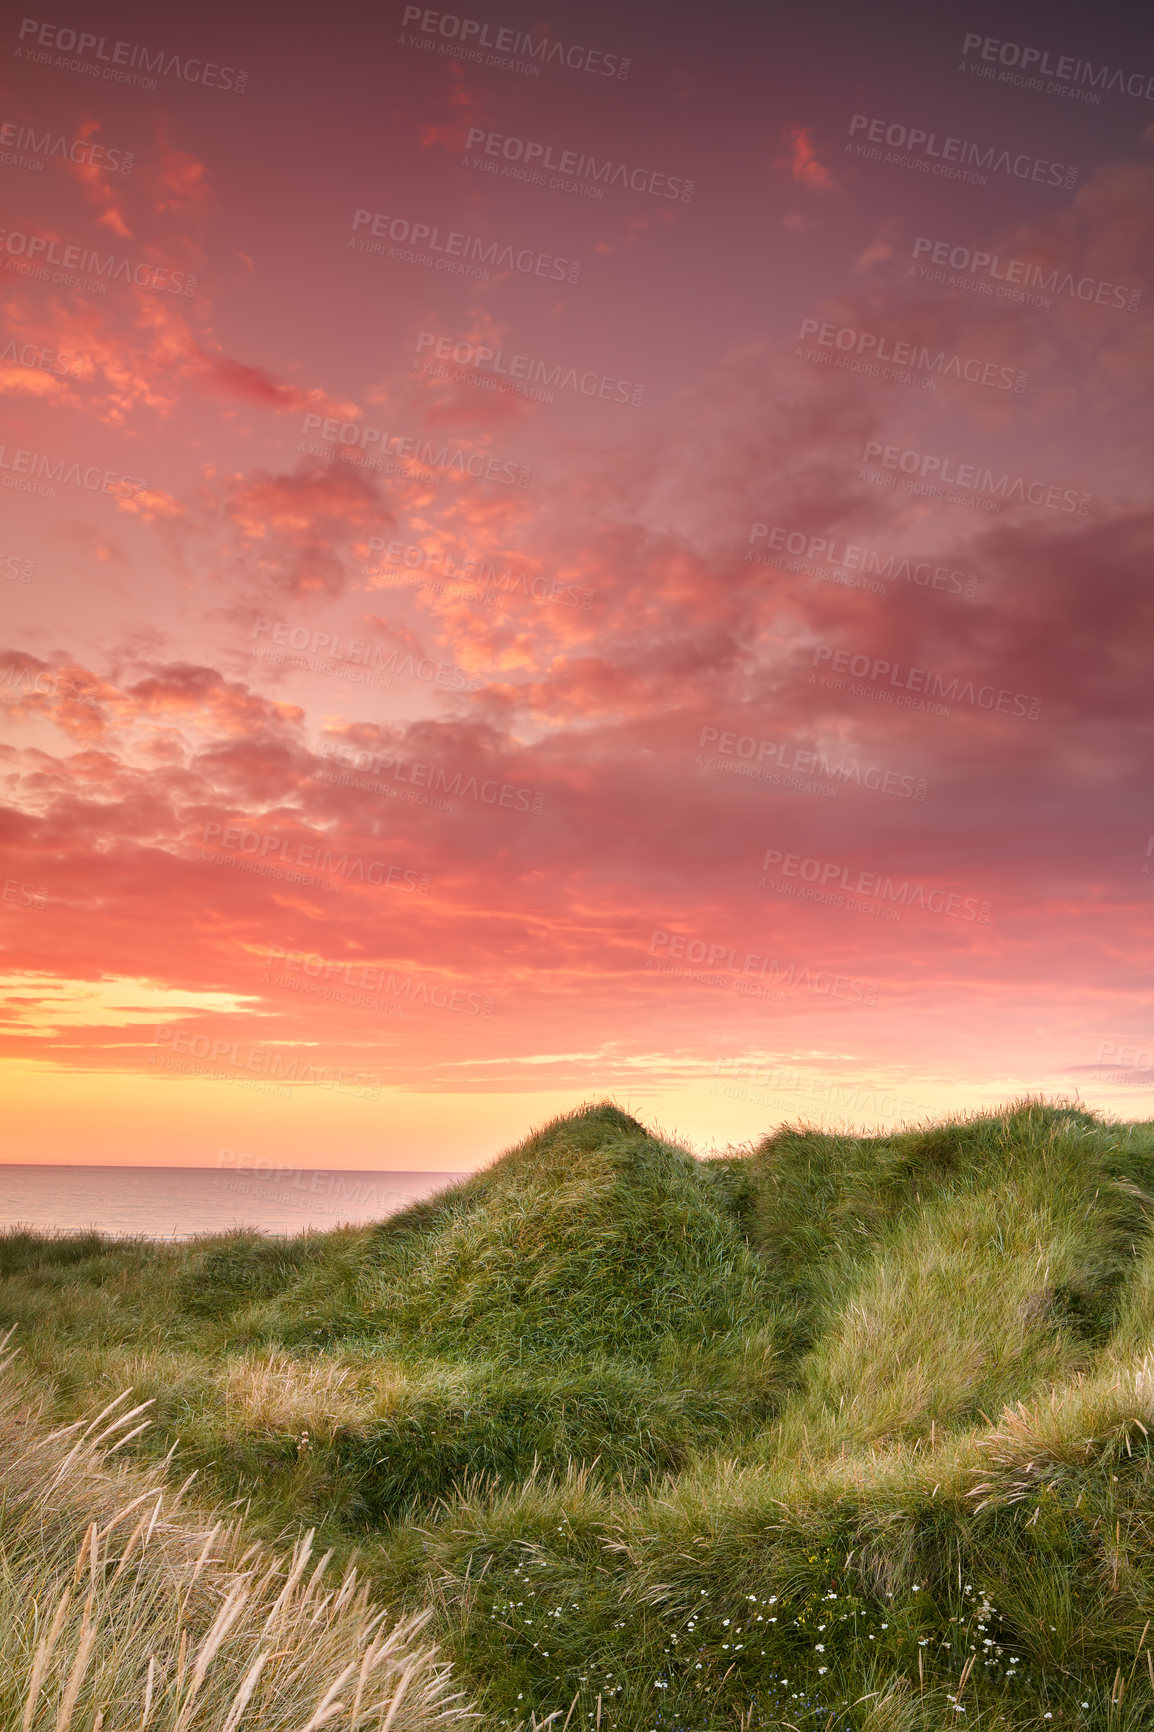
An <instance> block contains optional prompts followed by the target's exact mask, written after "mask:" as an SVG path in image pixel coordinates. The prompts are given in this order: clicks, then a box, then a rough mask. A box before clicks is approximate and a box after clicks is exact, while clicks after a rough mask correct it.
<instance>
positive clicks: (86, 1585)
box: [0, 1355, 473, 1732]
mask: <svg viewBox="0 0 1154 1732" xmlns="http://www.w3.org/2000/svg"><path fill="white" fill-rule="evenodd" d="M12 1357H14V1356H11V1355H10V1356H8V1357H7V1358H4V1359H2V1360H0V1463H2V1467H0V1489H2V1492H3V1498H2V1500H0V1560H2V1564H3V1568H2V1570H0V1724H2V1725H3V1726H4V1727H6V1728H7V1727H12V1728H15V1727H17V1726H19V1727H21V1728H22V1732H30V1728H33V1727H40V1726H54V1727H55V1728H56V1732H71V1729H72V1728H74V1727H75V1728H80V1727H83V1728H85V1732H103V1729H104V1728H107V1729H108V1732H116V1729H117V1728H121V1727H123V1728H128V1727H130V1726H131V1727H134V1728H135V1727H151V1728H153V1729H154V1732H184V1729H185V1728H186V1727H188V1728H190V1727H192V1726H193V1725H195V1726H196V1727H197V1728H198V1729H199V1732H234V1728H236V1727H237V1726H239V1725H240V1724H241V1723H242V1722H243V1724H244V1727H245V1728H246V1732H280V1729H281V1728H284V1729H285V1732H288V1729H290V1728H291V1729H293V1732H304V1729H305V1728H308V1729H310V1732H311V1729H313V1728H319V1727H322V1726H340V1727H343V1728H348V1729H350V1732H352V1729H356V1728H362V1729H364V1732H368V1729H369V1728H373V1729H375V1732H384V1729H385V1728H386V1727H391V1728H394V1729H399V1732H418V1729H420V1732H428V1729H430V1728H431V1727H432V1726H433V1725H434V1723H436V1724H438V1725H439V1726H441V1727H443V1728H444V1732H456V1729H458V1728H459V1729H463V1728H465V1727H467V1726H468V1725H470V1724H472V1721H473V1716H471V1715H470V1714H469V1713H468V1711H467V1710H466V1709H465V1708H464V1707H463V1706H462V1704H461V1702H460V1698H459V1692H450V1690H449V1688H448V1679H447V1669H446V1668H445V1667H444V1666H443V1665H438V1664H437V1662H436V1659H435V1655H434V1652H433V1650H432V1649H430V1648H429V1647H428V1646H427V1645H422V1644H421V1643H420V1642H419V1641H418V1640H417V1637H418V1632H419V1631H420V1628H421V1626H422V1625H423V1624H424V1623H425V1622H426V1621H427V1617H428V1614H427V1613H426V1614H425V1615H424V1616H423V1617H422V1616H418V1617H413V1618H408V1619H405V1620H402V1621H400V1622H397V1623H394V1624H393V1625H392V1627H391V1628H390V1627H389V1626H388V1623H387V1615H386V1613H385V1612H384V1611H380V1610H378V1611H374V1610H373V1609H372V1608H371V1606H370V1605H369V1600H368V1589H367V1587H366V1586H365V1585H364V1584H362V1583H360V1582H359V1581H358V1577H357V1570H356V1566H355V1565H351V1566H350V1567H349V1568H348V1569H347V1570H346V1571H345V1573H344V1577H343V1580H342V1579H334V1577H333V1573H332V1571H331V1569H330V1567H329V1565H330V1562H331V1554H329V1556H326V1557H321V1558H319V1559H317V1558H314V1557H313V1536H312V1535H311V1534H306V1535H305V1536H304V1537H303V1538H302V1539H301V1540H300V1541H299V1542H298V1544H297V1545H296V1547H295V1548H294V1550H293V1553H292V1556H291V1558H287V1559H285V1558H278V1557H277V1556H276V1555H275V1554H270V1553H269V1552H268V1551H267V1550H266V1549H265V1548H263V1547H261V1546H260V1545H256V1544H252V1543H251V1542H249V1543H246V1541H245V1537H244V1535H243V1532H242V1523H241V1522H240V1521H238V1520H236V1519H235V1518H234V1519H233V1520H232V1521H231V1522H226V1521H224V1520H220V1519H218V1520H216V1521H212V1520H211V1519H206V1518H205V1517H204V1516H203V1515H201V1516H200V1517H199V1518H198V1516H197V1515H196V1514H195V1513H193V1512H191V1511H189V1510H188V1509H186V1508H185V1507H184V1506H183V1501H182V1491H181V1490H179V1489H178V1490H177V1491H175V1492H174V1491H173V1490H172V1489H171V1488H170V1487H168V1486H166V1484H165V1481H164V1476H163V1475H162V1474H161V1473H159V1472H156V1471H155V1470H154V1471H153V1472H151V1473H149V1472H141V1471H140V1470H139V1469H138V1468H134V1467H132V1466H130V1465H129V1464H126V1463H125V1462H124V1461H123V1459H122V1458H121V1457H120V1456H119V1455H118V1454H117V1451H118V1450H119V1449H120V1448H121V1447H122V1446H123V1445H124V1444H125V1443H127V1442H128V1441H129V1440H130V1439H131V1438H132V1437H133V1436H134V1435H139V1428H140V1426H142V1425H144V1424H146V1423H147V1421H145V1420H142V1419H141V1417H140V1414H141V1410H140V1408H139V1407H138V1406H137V1407H131V1406H129V1405H128V1403H127V1398H126V1397H124V1396H121V1397H120V1398H119V1399H117V1400H114V1401H112V1402H110V1403H109V1404H108V1405H107V1406H106V1407H105V1408H104V1409H103V1410H102V1411H101V1412H99V1413H98V1414H97V1415H96V1416H95V1417H94V1418H93V1419H91V1420H90V1421H89V1422H88V1424H85V1423H84V1422H83V1421H77V1422H75V1423H74V1424H72V1425H70V1426H67V1427H64V1428H62V1429H60V1430H56V1431H53V1430H51V1429H50V1428H49V1427H48V1426H47V1425H46V1424H45V1423H44V1421H43V1417H42V1415H41V1414H39V1413H38V1412H37V1410H36V1408H35V1406H34V1405H30V1404H29V1402H28V1399H27V1396H26V1394H25V1393H24V1391H23V1390H22V1388H21V1386H20V1382H19V1380H18V1379H16V1378H14V1377H13V1375H12ZM183 1490H187V1487H185V1488H183Z"/></svg>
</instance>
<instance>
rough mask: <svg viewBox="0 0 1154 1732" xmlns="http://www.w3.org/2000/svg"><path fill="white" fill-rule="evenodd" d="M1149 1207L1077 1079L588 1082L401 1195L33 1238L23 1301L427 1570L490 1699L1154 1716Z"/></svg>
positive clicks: (6, 1248) (194, 1427)
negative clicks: (932, 1087)
mask: <svg viewBox="0 0 1154 1732" xmlns="http://www.w3.org/2000/svg"><path fill="white" fill-rule="evenodd" d="M1152 1210H1154V1126H1150V1125H1117V1124H1106V1123H1104V1122H1102V1121H1101V1120H1098V1119H1096V1118H1095V1117H1094V1116H1093V1115H1092V1114H1089V1113H1086V1112H1082V1111H1078V1110H1074V1109H1070V1108H1064V1107H1054V1106H1046V1105H1043V1104H1040V1103H1036V1102H1026V1103H1023V1104H1020V1105H1018V1106H1016V1107H1014V1108H1011V1109H1008V1110H1007V1111H1005V1112H1002V1113H997V1114H991V1115H986V1116H982V1117H976V1118H974V1119H971V1120H969V1121H966V1122H957V1123H946V1124H941V1125H937V1126H933V1127H930V1128H927V1129H923V1130H918V1131H909V1132H904V1133H902V1134H898V1135H893V1136H889V1137H871V1138H855V1137H844V1136H829V1135H824V1134H820V1133H815V1132H808V1131H804V1130H785V1131H782V1132H780V1133H778V1134H777V1135H775V1136H773V1137H771V1138H767V1139H765V1140H764V1141H763V1142H762V1143H760V1144H759V1145H758V1146H756V1147H755V1148H752V1149H749V1150H746V1151H742V1152H740V1153H737V1154H734V1155H731V1156H726V1157H723V1158H720V1159H715V1160H712V1161H706V1162H699V1161H696V1160H694V1159H693V1158H692V1157H691V1156H690V1155H689V1154H688V1153H687V1152H686V1151H684V1150H683V1149H680V1148H678V1147H676V1146H675V1145H672V1144H670V1143H667V1142H663V1141H661V1140H658V1139H656V1138H653V1137H650V1136H649V1135H648V1134H647V1133H646V1131H645V1130H644V1128H643V1127H642V1126H641V1125H639V1124H638V1123H637V1122H636V1121H635V1120H633V1119H631V1118H629V1117H628V1115H626V1114H624V1113H622V1112H620V1111H619V1110H618V1109H616V1108H615V1107H610V1106H601V1107H596V1108H592V1109H590V1110H588V1111H586V1112H583V1113H579V1114H576V1115H574V1116H572V1117H570V1118H568V1119H564V1120H560V1121H557V1122H556V1123H554V1124H552V1125H549V1126H547V1127H546V1128H545V1129H543V1130H542V1131H540V1132H539V1133H537V1134H536V1135H535V1136H533V1137H531V1138H530V1139H529V1140H528V1141H527V1142H525V1143H524V1144H522V1145H521V1146H520V1147H518V1148H516V1149H514V1150H512V1151H511V1152H510V1153H509V1154H507V1155H505V1156H503V1157H502V1158H501V1159H500V1160H498V1161H496V1162H495V1163H494V1164H493V1165H492V1166H491V1167H489V1168H488V1169H486V1170H485V1171H483V1172H481V1173H479V1174H477V1175H475V1176H474V1177H472V1178H471V1179H469V1180H468V1181H466V1182H465V1183H463V1184H461V1185H458V1186H455V1187H453V1188H452V1189H450V1190H448V1191H446V1192H443V1193H441V1194H440V1195H439V1196H437V1197H435V1198H433V1199H431V1200H430V1201H428V1202H425V1203H422V1204H419V1205H417V1206H416V1207H414V1208H411V1209H409V1210H407V1211H405V1212H404V1213H403V1214H401V1215H398V1216H395V1217H393V1218H391V1219H390V1220H388V1221H386V1222H383V1223H380V1224H379V1225H376V1226H372V1227H366V1228H356V1229H346V1230H342V1231H339V1232H335V1233H325V1234H313V1235H305V1236H302V1237H300V1238H298V1239H294V1240H287V1241H286V1240H268V1239H262V1238H261V1237H259V1236H257V1235H253V1234H243V1233H238V1234H233V1235H229V1236H227V1237H223V1238H216V1239H212V1240H201V1241H197V1242H194V1243H192V1244H186V1245H179V1246H171V1245H165V1246H153V1245H140V1244H129V1245H126V1244H113V1243H109V1242H102V1241H101V1240H100V1239H99V1238H97V1237H95V1236H84V1237H76V1238H70V1239H57V1240H52V1239H43V1238H38V1237H36V1236H34V1235H28V1234H11V1235H9V1236H8V1237H7V1238H5V1239H3V1240H0V1318H3V1320H4V1322H5V1324H6V1325H17V1326H18V1327H17V1337H16V1339H18V1341H19V1343H20V1347H21V1354H22V1361H23V1364H24V1366H25V1369H26V1373H27V1375H29V1376H30V1377H31V1378H32V1379H34V1381H35V1383H36V1385H37V1386H38V1387H39V1388H41V1389H43V1390H44V1391H45V1392H46V1396H45V1398H46V1400H48V1401H49V1402H50V1404H51V1410H52V1413H53V1415H54V1417H55V1418H56V1419H57V1420H58V1421H60V1422H62V1423H68V1422H71V1421H72V1420H74V1419H75V1418H76V1416H77V1415H78V1414H82V1413H87V1412H89V1411H91V1409H92V1407H93V1404H96V1405H97V1406H100V1405H103V1404H104V1402H105V1401H107V1400H108V1399H110V1398H111V1397H112V1396H114V1395H116V1394H118V1393H119V1392H120V1391H121V1390H123V1389H126V1388H128V1387H129V1386H131V1387H132V1389H133V1396H132V1404H133V1405H135V1404H136V1403H138V1402H141V1401H144V1400H150V1401H151V1402H152V1406H151V1407H150V1409H149V1410H148V1411H149V1413H150V1415H151V1416H152V1424H151V1425H150V1427H149V1428H148V1430H146V1431H145V1432H143V1433H141V1434H139V1435H138V1436H137V1437H135V1438H134V1439H132V1440H131V1442H130V1443H129V1444H127V1445H126V1446H125V1449H124V1451H123V1452H122V1453H123V1454H124V1455H127V1456H132V1457H134V1458H135V1460H136V1462H137V1463H139V1464H143V1463H146V1462H148V1461H151V1462H153V1463H154V1464H157V1463H158V1458H160V1457H162V1456H164V1457H166V1461H165V1463H164V1464H163V1465H153V1467H152V1468H151V1469H150V1470H149V1471H152V1472H154V1473H163V1474H164V1475H165V1477H166V1481H167V1482H170V1483H179V1482H180V1481H181V1480H183V1479H184V1477H185V1476H186V1475H187V1474H188V1473H189V1472H190V1471H191V1470H192V1469H193V1468H196V1469H198V1470H199V1475H200V1478H199V1481H198V1484H202V1485H205V1486H207V1487H210V1488H211V1490H212V1492H213V1494H214V1495H215V1496H216V1497H217V1498H218V1499H227V1500H240V1501H239V1504H238V1507H239V1508H241V1509H242V1510H243V1521H244V1534H245V1540H246V1543H251V1542H253V1541H256V1540H259V1541H260V1542H261V1543H267V1542H269V1541H272V1540H279V1541H280V1542H281V1543H282V1544H289V1543H297V1541H298V1540H299V1535H300V1533H301V1532H302V1531H303V1530H304V1529H306V1528H307V1529H315V1530H317V1540H316V1544H317V1545H318V1546H320V1545H323V1546H324V1547H325V1548H326V1549H327V1548H330V1547H331V1548H333V1550H334V1552H335V1554H336V1563H337V1566H340V1567H343V1565H344V1563H345V1562H346V1560H347V1557H348V1556H349V1555H350V1553H351V1551H352V1550H353V1548H357V1549H358V1550H359V1552H360V1554H361V1556H362V1559H363V1563H364V1566H365V1567H366V1568H367V1569H369V1570H370V1571H371V1573H372V1574H373V1576H374V1577H375V1578H376V1579H377V1580H378V1581H379V1582H380V1583H381V1584H382V1592H383V1595H384V1599H385V1600H386V1601H387V1602H388V1604H389V1605H390V1606H393V1607H401V1608H404V1609H405V1610H406V1611H408V1612H411V1613H419V1612H421V1611H422V1609H424V1608H427V1607H431V1608H432V1618H431V1621H430V1623H429V1624H428V1625H427V1626H425V1630H426V1633H427V1634H428V1635H429V1637H430V1638H433V1637H435V1639H436V1640H437V1641H438V1643H439V1644H440V1645H441V1650H442V1652H443V1653H444V1654H445V1655H446V1656H448V1657H450V1658H451V1659H452V1660H453V1662H454V1676H455V1686H454V1687H457V1688H462V1689H464V1690H465V1691H466V1692H467V1694H468V1696H469V1698H470V1699H471V1701H472V1702H473V1704H474V1705H475V1706H476V1707H477V1708H478V1709H479V1711H480V1713H481V1715H482V1724H487V1725H489V1726H492V1727H494V1728H497V1727H509V1728H512V1727H515V1726H517V1725H518V1724H524V1725H525V1726H526V1727H530V1726H531V1724H532V1720H533V1719H534V1718H535V1719H536V1721H537V1722H538V1724H539V1723H540V1722H541V1721H542V1720H545V1719H548V1718H549V1717H550V1716H555V1719H554V1720H553V1722H552V1724H553V1725H554V1726H555V1727H556V1728H559V1729H562V1732H563V1729H564V1728H565V1727H566V1726H567V1727H569V1728H573V1729H575V1728H577V1727H582V1728H584V1727H590V1728H595V1727H597V1726H598V1725H605V1726H613V1727H621V1728H623V1729H629V1732H634V1729H637V1732H641V1729H642V1728H644V1729H649V1732H662V1729H666V1728H668V1729H673V1728H685V1729H686V1732H698V1729H704V1728H707V1727H710V1728H711V1727H715V1726H716V1727H721V1726H732V1725H737V1724H738V1723H739V1722H740V1724H741V1727H742V1729H743V1732H744V1729H746V1728H748V1729H749V1732H753V1728H756V1727H777V1726H782V1727H794V1728H799V1729H800V1728H809V1727H814V1728H822V1729H823V1732H851V1729H853V1732H915V1729H921V1728H925V1729H927V1732H928V1729H930V1728H939V1727H945V1726H958V1725H966V1726H980V1727H983V1728H989V1729H993V1728H1005V1729H1006V1732H1009V1729H1011V1728H1012V1729H1014V1732H1019V1729H1025V1728H1038V1729H1039V1732H1040V1729H1042V1728H1047V1727H1086V1728H1103V1729H1106V1728H1110V1729H1111V1732H1115V1729H1117V1732H1121V1729H1123V1728H1135V1729H1137V1728H1139V1727H1141V1728H1144V1729H1147V1732H1148V1729H1149V1728H1150V1727H1151V1726H1152V1725H1154V1658H1152V1655H1151V1645H1150V1638H1151V1636H1152V1634H1154V1630H1152V1621H1154V1544H1152V1542H1154V1479H1152V1476H1151V1451H1152V1449H1154V1443H1152V1441H1151V1437H1152V1434H1154V1356H1152V1358H1151V1361H1150V1363H1149V1365H1148V1363H1147V1358H1146V1355H1147V1353H1148V1352H1151V1353H1152V1354H1154V1238H1152V1237H1151V1234H1150V1224H1151V1212H1152ZM169 1452H170V1453H169ZM5 1471H6V1470H4V1469H0V1473H2V1472H5ZM132 1471H134V1472H138V1471H145V1469H144V1467H143V1466H142V1465H140V1466H135V1467H134V1468H133V1470H132ZM3 1486H4V1482H3V1480H0V1497H2V1495H3ZM0 1540H2V1541H3V1546H4V1550H5V1555H7V1549H8V1544H9V1541H8V1530H7V1527H5V1528H3V1529H2V1530H0ZM240 1543H241V1541H240V1537H239V1534H238V1537H237V1540H236V1544H237V1545H239V1544H240ZM18 1573H19V1572H17V1574H18ZM176 1592H177V1589H176V1588H175V1586H174V1594H175V1593H176ZM367 1615H368V1614H367V1613H365V1612H361V1613H358V1616H367ZM404 1639H405V1641H406V1642H409V1641H411V1640H412V1639H413V1638H412V1637H411V1636H409V1635H405V1638H404ZM334 1664H335V1661H334ZM424 1664H426V1666H427V1667H429V1668H431V1669H430V1671H429V1677H430V1678H432V1677H433V1674H434V1673H435V1669H436V1668H435V1664H434V1663H433V1662H430V1661H426V1662H424ZM338 1669H339V1668H338ZM442 1687H443V1686H442ZM415 1711H416V1710H414V1712H415ZM422 1711H424V1710H422ZM432 1711H433V1710H432V1709H430V1710H429V1712H430V1713H431V1712H432ZM342 1713H344V1710H342ZM90 1719H91V1717H90V1718H89V1721H87V1722H84V1723H83V1724H84V1732H90ZM138 1720H139V1714H137V1719H136V1720H133V1721H131V1722H130V1721H129V1720H128V1719H127V1718H125V1720H124V1727H125V1732H126V1729H127V1726H128V1725H129V1724H133V1725H135V1724H137V1723H138ZM304 1722H305V1717H304V1716H302V1719H301V1721H300V1726H303V1725H304ZM0 1723H2V1724H4V1725H7V1721H4V1720H2V1718H0ZM14 1723H15V1722H14ZM43 1723H44V1724H45V1725H49V1724H54V1722H52V1721H50V1720H48V1719H45V1720H44V1722H43ZM280 1723H281V1722H279V1721H275V1722H274V1721H268V1722H263V1721H260V1720H259V1719H255V1718H254V1719H253V1720H252V1721H251V1724H252V1725H253V1726H254V1727H256V1726H263V1725H265V1724H269V1725H272V1724H276V1725H279V1724H280ZM332 1723H333V1724H334V1725H335V1726H343V1725H346V1724H347V1723H348V1721H347V1714H346V1715H345V1719H343V1720H342V1719H340V1718H335V1719H334V1720H333V1722H332ZM35 1724H36V1725H39V1724H40V1722H36V1723H35ZM158 1724H164V1723H161V1722H158ZM239 1724H240V1727H241V1732H245V1729H246V1728H247V1726H248V1724H250V1722H248V1721H245V1720H243V1719H242V1720H241V1721H240V1723H239ZM288 1724H289V1723H288V1721H286V1722H285V1725H286V1727H287V1726H288ZM394 1724H396V1721H394ZM204 1725H205V1727H206V1732H217V1723H216V1722H214V1721H212V1720H211V1718H207V1717H206V1719H205V1721H204ZM300 1726H297V1728H296V1732H300ZM106 1732H113V1726H112V1724H111V1723H110V1724H109V1725H108V1727H107V1728H106ZM115 1732H121V1727H120V1725H119V1724H118V1723H117V1724H116V1726H115ZM229 1732H232V1728H231V1727H230V1728H229Z"/></svg>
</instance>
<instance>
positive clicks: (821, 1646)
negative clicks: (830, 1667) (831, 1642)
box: [814, 1642, 825, 1654]
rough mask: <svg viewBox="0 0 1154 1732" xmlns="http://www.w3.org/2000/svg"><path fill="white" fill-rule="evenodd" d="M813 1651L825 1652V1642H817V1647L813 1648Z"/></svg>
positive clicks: (816, 1652) (817, 1652)
mask: <svg viewBox="0 0 1154 1732" xmlns="http://www.w3.org/2000/svg"><path fill="white" fill-rule="evenodd" d="M814 1653H815V1654H824V1653H825V1643H824V1642H819V1643H818V1645H817V1647H816V1648H815V1649H814Z"/></svg>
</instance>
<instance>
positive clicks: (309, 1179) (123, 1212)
mask: <svg viewBox="0 0 1154 1732" xmlns="http://www.w3.org/2000/svg"><path fill="white" fill-rule="evenodd" d="M465 1176H466V1175H465V1174H464V1173H365V1172H359V1173H345V1172H332V1171H323V1172H314V1171H313V1170H312V1169H310V1168H307V1167H294V1168H287V1167H279V1168H275V1167H274V1168H272V1169H271V1170H268V1169H266V1170H264V1171H261V1170H259V1169H247V1170H236V1169H232V1168H222V1167H24V1166H19V1167H18V1166H11V1167H9V1166H0V1230H2V1229H3V1228H6V1227H32V1228H36V1229H41V1230H43V1229H46V1228H47V1229H50V1230H52V1231H68V1230H76V1229H80V1230H84V1229H87V1228H90V1227H95V1228H96V1230H97V1231H98V1232H100V1233H108V1234H115V1235H118V1236H121V1237H124V1236H130V1237H135V1236H137V1235H141V1236H143V1237H144V1238H148V1239H174V1238H175V1239H187V1238H190V1237H192V1236H193V1235H195V1234H198V1233H224V1232H227V1231H228V1230H229V1229H230V1228H231V1227H258V1228H260V1230H261V1231H262V1232H265V1233H303V1232H304V1231H305V1229H306V1228H307V1227H318V1228H328V1227H336V1226H339V1225H340V1224H341V1223H342V1222H346V1221H376V1220H379V1219H380V1218H381V1216H383V1215H391V1214H392V1213H393V1212H394V1211H395V1210H397V1209H403V1208H404V1207H405V1206H406V1204H408V1203H411V1202H414V1201H415V1200H416V1199H418V1198H420V1197H428V1196H431V1195H432V1193H433V1192H434V1191H439V1190H441V1189H442V1187H443V1186H445V1185H451V1184H452V1183H453V1182H454V1181H455V1180H457V1179H462V1178H464V1177H465Z"/></svg>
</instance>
